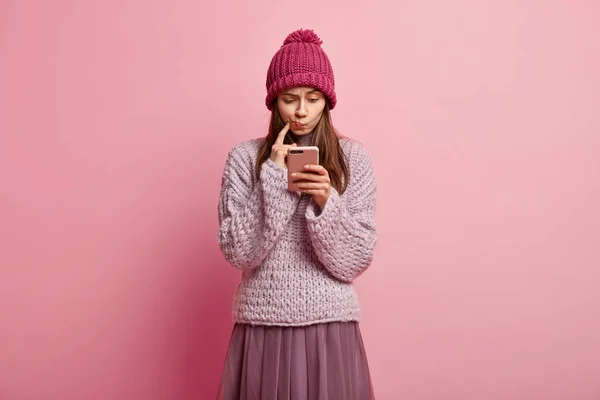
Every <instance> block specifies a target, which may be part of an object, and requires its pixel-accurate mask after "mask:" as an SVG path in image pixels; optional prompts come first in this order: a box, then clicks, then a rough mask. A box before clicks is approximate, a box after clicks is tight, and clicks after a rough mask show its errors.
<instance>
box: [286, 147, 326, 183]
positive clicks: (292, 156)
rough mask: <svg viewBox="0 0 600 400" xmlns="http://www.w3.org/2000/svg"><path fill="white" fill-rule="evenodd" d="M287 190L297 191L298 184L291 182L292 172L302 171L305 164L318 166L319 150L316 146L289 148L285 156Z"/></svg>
mask: <svg viewBox="0 0 600 400" xmlns="http://www.w3.org/2000/svg"><path fill="white" fill-rule="evenodd" d="M286 161H287V170H288V190H290V191H293V192H295V191H298V184H296V183H294V182H292V181H293V179H294V178H293V177H292V174H293V173H294V172H302V171H304V166H305V165H306V164H312V165H318V164H319V148H318V147H317V146H297V147H290V148H289V149H288V154H287V160H286Z"/></svg>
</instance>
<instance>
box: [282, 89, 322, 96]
mask: <svg viewBox="0 0 600 400" xmlns="http://www.w3.org/2000/svg"><path fill="white" fill-rule="evenodd" d="M315 92H317V93H321V91H320V90H319V89H312V90H309V91H308V92H306V93H307V94H309V93H315ZM281 94H282V95H286V96H293V97H299V96H300V95H298V94H296V93H291V92H283V93H281Z"/></svg>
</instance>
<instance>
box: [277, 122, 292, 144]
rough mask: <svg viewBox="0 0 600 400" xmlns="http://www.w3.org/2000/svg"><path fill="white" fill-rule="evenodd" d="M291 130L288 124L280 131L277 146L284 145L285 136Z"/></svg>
mask: <svg viewBox="0 0 600 400" xmlns="http://www.w3.org/2000/svg"><path fill="white" fill-rule="evenodd" d="M289 129H290V123H289V122H288V123H286V124H285V126H284V127H283V129H282V130H280V131H279V134H278V135H277V139H275V144H283V140H284V139H285V134H286V133H287V131H288V130H289Z"/></svg>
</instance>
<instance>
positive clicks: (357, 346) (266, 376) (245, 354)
mask: <svg viewBox="0 0 600 400" xmlns="http://www.w3.org/2000/svg"><path fill="white" fill-rule="evenodd" d="M374 398H375V397H374V395H373V386H372V382H371V377H370V373H369V366H368V362H367V355H366V352H365V347H364V344H363V340H362V336H361V333H360V328H359V325H358V322H330V323H322V324H315V325H309V326H301V327H277V326H256V325H249V324H236V325H234V328H233V332H232V335H231V339H230V342H229V348H228V350H227V355H226V358H225V365H224V367H223V371H222V375H221V382H220V385H219V392H218V395H217V399H219V400H234V399H235V400H371V399H374Z"/></svg>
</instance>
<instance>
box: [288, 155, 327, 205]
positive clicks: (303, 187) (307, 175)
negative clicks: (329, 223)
mask: <svg viewBox="0 0 600 400" xmlns="http://www.w3.org/2000/svg"><path fill="white" fill-rule="evenodd" d="M304 171H306V172H295V173H293V174H292V177H293V178H295V179H294V182H298V190H300V191H301V192H302V193H307V194H310V195H312V196H313V198H314V200H315V203H317V205H318V206H319V207H320V208H321V210H322V209H323V208H324V207H325V203H327V199H329V195H330V194H331V181H330V180H329V172H327V170H326V169H325V168H324V167H323V166H321V165H305V166H304Z"/></svg>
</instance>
